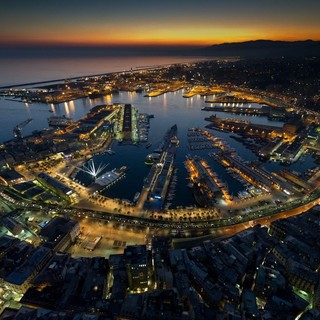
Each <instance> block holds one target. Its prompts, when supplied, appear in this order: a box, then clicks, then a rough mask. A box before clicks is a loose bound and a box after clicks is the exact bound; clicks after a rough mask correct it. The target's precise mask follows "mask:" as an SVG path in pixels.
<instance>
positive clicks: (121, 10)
mask: <svg viewBox="0 0 320 320" xmlns="http://www.w3.org/2000/svg"><path fill="white" fill-rule="evenodd" d="M319 12H320V1H319V0H303V1H302V0H300V1H297V0H268V1H257V0H254V1H253V0H252V1H251V0H223V1H222V0H221V1H215V0H183V1H182V0H161V1H160V0H146V1H145V0H119V1H117V0H91V1H88V0H85V1H84V0H52V1H47V0H29V1H26V0H13V1H4V2H2V3H1V10H0V25H1V28H0V39H1V45H2V46H7V47H8V46H16V45H62V44H63V45H109V46H110V45H117V46H118V45H134V46H137V45H174V46H176V45H194V46H207V45H211V44H217V43H223V42H239V41H245V40H255V39H270V40H289V41H291V40H305V39H313V40H320V19H319Z"/></svg>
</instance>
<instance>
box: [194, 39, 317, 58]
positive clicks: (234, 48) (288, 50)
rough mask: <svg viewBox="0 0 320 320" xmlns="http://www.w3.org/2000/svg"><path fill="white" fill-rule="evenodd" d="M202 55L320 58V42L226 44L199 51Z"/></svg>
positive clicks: (258, 41)
mask: <svg viewBox="0 0 320 320" xmlns="http://www.w3.org/2000/svg"><path fill="white" fill-rule="evenodd" d="M197 51H198V53H199V54H200V55H210V56H240V57H281V56H291V57H297V56H308V57H311V56H320V41H315V40H310V39H308V40H299V41H282V40H264V39H258V40H250V41H243V42H225V43H221V44H214V45H211V46H208V47H204V48H200V49H198V50H197Z"/></svg>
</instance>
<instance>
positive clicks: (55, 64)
mask: <svg viewBox="0 0 320 320" xmlns="http://www.w3.org/2000/svg"><path fill="white" fill-rule="evenodd" d="M199 60H204V58H197V57H181V56H123V57H121V56H118V57H117V56H115V57H112V56H110V57H94V58H92V57H88V58H85V57H83V58H79V57H67V58H62V57H61V58H57V57H52V58H23V59H22V58H19V59H10V58H1V59H0V74H1V77H0V87H2V86H13V85H17V84H23V83H31V82H37V81H50V80H55V79H68V78H72V77H81V76H87V75H96V74H102V73H108V72H116V71H125V70H130V69H131V68H132V69H133V70H135V69H136V68H145V67H150V66H158V65H166V64H172V63H184V62H192V61H199Z"/></svg>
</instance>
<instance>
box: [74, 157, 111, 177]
mask: <svg viewBox="0 0 320 320" xmlns="http://www.w3.org/2000/svg"><path fill="white" fill-rule="evenodd" d="M108 165H109V163H108V164H103V163H100V164H99V166H98V168H96V166H95V164H94V162H93V160H92V159H90V160H89V161H88V162H87V163H86V164H84V165H83V166H82V167H81V168H78V169H79V170H81V171H83V172H85V173H88V174H90V175H91V176H92V177H93V178H94V179H96V178H97V177H98V176H99V174H100V173H101V172H102V171H103V170H104V169H105V168H106V167H107V166H108Z"/></svg>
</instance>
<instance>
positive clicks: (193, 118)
mask: <svg viewBox="0 0 320 320" xmlns="http://www.w3.org/2000/svg"><path fill="white" fill-rule="evenodd" d="M182 94H183V91H182V90H181V91H178V92H172V93H166V94H164V95H161V96H159V97H155V98H146V97H144V96H143V94H139V93H129V92H120V93H119V94H116V95H110V96H106V97H104V98H100V99H95V100H90V99H88V98H87V99H79V100H75V101H72V102H68V103H63V104H59V105H55V106H54V105H50V106H49V105H45V104H31V105H29V106H27V105H25V104H23V103H18V102H9V101H7V102H6V101H4V100H3V99H2V100H0V111H1V122H2V124H1V135H0V138H1V140H2V141H3V140H5V139H9V138H11V131H12V128H13V127H14V125H16V124H17V123H19V122H20V121H23V120H25V119H26V118H28V117H31V118H33V119H34V120H33V121H32V122H31V123H30V124H28V126H27V127H25V129H24V130H23V134H27V133H30V132H32V130H35V129H39V128H42V127H46V126H47V120H46V119H47V117H49V116H50V115H51V114H52V113H49V111H48V110H49V108H50V109H52V110H54V114H57V115H63V114H65V115H67V116H69V117H72V118H74V119H75V120H77V119H80V118H81V117H83V116H84V115H85V114H86V113H87V112H88V111H89V110H90V108H91V107H93V106H95V105H99V104H111V103H116V102H117V103H121V104H125V103H130V104H132V105H133V106H134V107H135V108H137V109H138V111H139V112H140V113H148V114H153V115H154V119H151V120H150V130H149V142H150V143H152V146H151V147H150V148H149V149H146V148H145V146H144V145H141V146H132V145H131V146H130V145H129V146H128V145H118V143H117V142H115V143H114V145H113V146H112V149H113V150H114V151H115V152H116V154H115V155H112V156H110V155H107V154H106V155H97V156H95V157H94V162H95V164H96V165H99V164H100V163H104V164H109V165H108V167H107V170H112V169H113V168H120V167H121V166H127V167H128V171H127V173H126V178H125V179H123V180H121V181H119V182H118V183H117V184H116V185H114V186H113V187H112V188H110V189H108V190H106V191H105V194H106V195H108V196H112V197H116V198H121V199H128V200H132V199H133V197H134V195H135V193H136V192H138V191H141V187H142V185H143V179H144V178H145V177H146V176H147V174H148V172H149V170H150V167H148V166H146V165H145V164H144V160H145V157H146V155H147V154H149V153H152V151H153V150H154V149H156V148H157V147H158V145H159V144H160V142H161V140H162V138H163V136H164V134H165V132H166V131H167V130H168V129H169V128H170V127H171V126H172V125H174V124H177V126H178V132H177V136H178V138H179V140H180V145H179V147H178V150H177V154H176V168H177V169H178V170H177V177H178V182H177V187H176V195H175V199H174V200H173V201H172V206H179V205H183V206H189V205H192V204H194V200H193V197H192V192H191V190H190V189H189V188H188V187H187V183H188V180H187V179H186V178H187V172H186V170H185V168H184V164H183V162H184V160H185V155H186V154H188V153H189V154H192V155H193V154H198V155H200V156H201V157H205V158H207V159H208V163H209V164H210V165H211V167H212V169H213V171H215V172H216V173H217V174H218V177H219V178H220V180H222V181H224V182H227V183H228V186H229V189H230V191H231V193H233V194H234V195H236V194H237V193H238V192H239V191H241V190H244V187H243V186H242V185H241V184H240V183H239V182H238V181H236V180H234V179H233V178H232V177H231V176H229V175H228V174H227V172H226V171H225V169H224V168H223V167H222V166H221V165H219V164H218V163H216V162H215V161H214V160H213V159H212V158H209V157H208V152H214V151H215V150H214V149H212V150H199V151H190V150H189V149H188V148H187V130H188V128H191V127H199V128H204V127H205V126H206V125H207V124H208V122H206V121H205V120H204V118H205V117H207V116H209V115H210V114H211V113H210V112H205V111H202V110H201V108H202V107H204V106H205V105H206V104H205V98H204V97H200V96H195V97H193V98H190V99H185V98H183V97H182ZM209 98H210V97H209ZM215 114H216V115H217V116H219V117H229V118H230V117H233V116H231V115H230V114H225V113H219V112H215ZM3 117H5V118H3ZM236 117H237V118H240V119H243V120H249V121H251V122H254V123H261V124H269V125H273V126H282V125H283V124H282V123H281V122H277V121H269V120H268V119H267V118H264V117H250V116H236ZM3 126H5V127H6V128H7V129H6V130H2V128H3ZM212 133H213V134H214V135H216V136H219V137H221V138H223V139H225V140H226V141H227V143H228V144H229V145H230V146H231V147H232V148H234V149H235V150H236V151H237V153H238V154H239V155H240V156H241V157H242V158H243V159H245V160H256V156H255V155H254V154H253V153H252V152H251V151H250V150H249V149H247V148H245V147H244V146H243V145H242V144H241V143H240V142H238V141H236V140H234V139H232V138H230V137H229V134H227V133H223V132H219V131H212ZM314 165H315V164H314V163H313V159H312V158H311V156H307V157H306V160H305V161H304V162H300V161H299V162H297V163H294V164H293V165H291V166H289V168H292V170H296V171H300V172H303V171H305V170H306V169H307V168H309V167H312V166H314ZM265 167H266V168H267V169H268V170H270V171H276V172H278V171H279V170H281V169H283V168H282V167H281V166H279V164H277V163H269V162H267V163H265ZM287 168H288V167H287ZM78 179H81V180H83V181H86V180H87V177H85V176H84V174H80V175H79V176H78Z"/></svg>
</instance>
